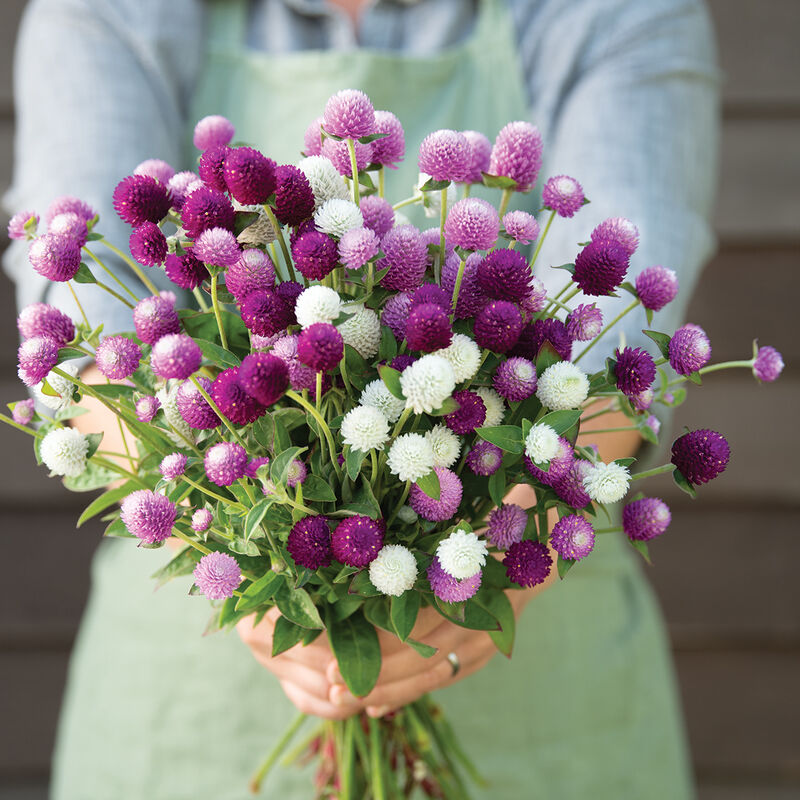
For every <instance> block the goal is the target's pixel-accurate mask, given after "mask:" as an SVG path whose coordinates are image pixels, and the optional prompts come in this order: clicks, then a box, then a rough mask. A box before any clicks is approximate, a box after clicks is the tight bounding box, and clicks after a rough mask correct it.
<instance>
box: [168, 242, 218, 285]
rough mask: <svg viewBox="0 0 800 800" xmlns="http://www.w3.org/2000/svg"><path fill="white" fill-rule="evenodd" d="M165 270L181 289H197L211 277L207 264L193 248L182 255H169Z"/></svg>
mask: <svg viewBox="0 0 800 800" xmlns="http://www.w3.org/2000/svg"><path fill="white" fill-rule="evenodd" d="M164 270H165V272H166V273H167V277H168V278H169V279H170V280H171V281H172V282H173V283H174V284H175V285H176V286H180V287H181V289H196V288H197V287H198V286H200V285H201V284H202V283H203V281H206V280H208V278H209V274H208V270H207V269H206V265H205V264H204V263H203V262H202V261H200V259H199V258H197V256H195V254H194V253H193V252H192V251H191V250H187V251H186V252H185V253H184V254H183V255H182V256H177V255H168V256H167V259H166V261H165V262H164Z"/></svg>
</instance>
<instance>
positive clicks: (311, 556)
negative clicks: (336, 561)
mask: <svg viewBox="0 0 800 800" xmlns="http://www.w3.org/2000/svg"><path fill="white" fill-rule="evenodd" d="M286 549H287V550H288V551H289V555H290V556H291V557H292V559H293V560H294V563H295V564H297V565H298V566H299V567H305V568H306V569H320V568H322V567H327V566H329V565H330V563H331V559H332V552H331V532H330V528H328V521H327V520H326V519H325V517H320V516H317V517H303V518H302V519H299V520H298V521H297V522H295V524H294V525H293V526H292V529H291V531H290V532H289V538H288V539H287V540H286Z"/></svg>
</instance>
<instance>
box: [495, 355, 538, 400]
mask: <svg viewBox="0 0 800 800" xmlns="http://www.w3.org/2000/svg"><path fill="white" fill-rule="evenodd" d="M536 380H537V379H536V367H535V365H534V364H533V362H532V361H529V360H528V359H527V358H522V357H521V356H514V357H512V358H509V359H507V360H506V361H503V362H501V364H500V365H499V366H498V367H497V370H496V371H495V373H494V378H493V380H492V385H493V386H494V388H495V389H496V390H497V393H498V394H499V395H500V396H501V397H504V398H505V399H506V400H509V401H511V402H517V401H520V400H527V398H529V397H530V396H531V395H532V394H533V393H534V392H535V391H536Z"/></svg>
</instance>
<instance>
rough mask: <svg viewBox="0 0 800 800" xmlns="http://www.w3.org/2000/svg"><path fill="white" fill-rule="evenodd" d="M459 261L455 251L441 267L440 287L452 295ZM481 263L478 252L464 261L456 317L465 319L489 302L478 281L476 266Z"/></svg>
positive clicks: (481, 258)
mask: <svg viewBox="0 0 800 800" xmlns="http://www.w3.org/2000/svg"><path fill="white" fill-rule="evenodd" d="M460 263H461V260H460V258H459V257H458V255H457V254H456V253H452V254H451V255H449V256H448V257H447V259H446V260H445V263H444V267H443V268H442V288H443V289H444V290H445V291H446V292H447V294H448V295H449V296H450V297H452V296H453V292H454V291H455V286H456V279H457V278H458V269H459V265H460ZM482 263H483V256H481V255H480V253H472V254H471V255H470V256H468V257H467V260H466V262H465V263H464V274H463V277H462V279H461V288H460V289H459V291H458V302H457V304H456V317H457V318H458V319H467V318H468V317H474V316H475V315H476V314H477V313H478V312H479V311H480V310H481V309H483V308H484V307H485V306H486V305H487V303H488V302H489V298H488V297H487V296H486V295H485V294H484V293H483V289H481V287H480V285H479V283H478V268H479V267H480V265H481V264H482Z"/></svg>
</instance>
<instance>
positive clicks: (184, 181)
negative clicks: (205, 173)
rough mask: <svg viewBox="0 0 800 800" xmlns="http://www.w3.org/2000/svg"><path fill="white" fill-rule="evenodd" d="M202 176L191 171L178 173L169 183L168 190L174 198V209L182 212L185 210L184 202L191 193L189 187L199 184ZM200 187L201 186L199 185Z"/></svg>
mask: <svg viewBox="0 0 800 800" xmlns="http://www.w3.org/2000/svg"><path fill="white" fill-rule="evenodd" d="M199 180H200V176H199V175H197V174H196V173H194V172H191V171H190V170H184V171H183V172H176V173H175V174H174V175H173V176H172V177H171V178H170V179H169V181H168V182H167V190H168V191H169V194H170V197H172V207H173V208H174V209H175V210H177V211H180V210H181V208H183V201H184V200H185V199H186V195H187V194H188V193H189V191H188V190H189V187H190V186H191V185H192V184H195V183H198V181H199ZM198 185H199V184H198Z"/></svg>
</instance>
